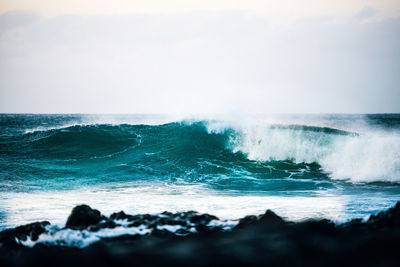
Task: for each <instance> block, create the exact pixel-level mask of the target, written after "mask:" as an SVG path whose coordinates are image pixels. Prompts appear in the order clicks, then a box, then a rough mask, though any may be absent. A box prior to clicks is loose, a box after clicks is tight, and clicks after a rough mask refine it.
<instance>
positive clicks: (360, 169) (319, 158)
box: [209, 125, 400, 182]
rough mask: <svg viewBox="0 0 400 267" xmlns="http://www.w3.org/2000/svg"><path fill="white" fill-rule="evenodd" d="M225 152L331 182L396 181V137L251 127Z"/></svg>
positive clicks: (399, 146)
mask: <svg viewBox="0 0 400 267" xmlns="http://www.w3.org/2000/svg"><path fill="white" fill-rule="evenodd" d="M209 131H210V132H213V133H225V131H226V128H224V129H220V128H218V127H217V128H215V127H213V126H212V125H211V126H210V127H209ZM227 131H228V132H229V131H231V129H230V128H228V129H227ZM229 147H230V148H231V150H232V152H234V153H237V152H242V153H244V154H245V155H246V157H247V158H248V159H250V160H255V161H261V162H272V161H285V160H288V161H292V162H294V163H296V164H299V163H307V164H310V163H317V164H319V165H320V166H321V168H322V169H323V170H324V171H325V172H326V173H328V174H329V177H331V178H333V179H345V180H349V181H352V182H375V181H386V182H399V181H400V135H399V134H398V133H391V134H387V133H386V134H382V133H380V134H358V133H355V132H347V131H343V130H338V129H334V128H328V127H315V126H312V127H310V126H304V125H285V126H283V125H256V126H255V125H250V126H239V127H236V128H235V133H234V134H233V135H231V136H230V138H229Z"/></svg>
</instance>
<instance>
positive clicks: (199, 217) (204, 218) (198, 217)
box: [189, 214, 218, 224]
mask: <svg viewBox="0 0 400 267" xmlns="http://www.w3.org/2000/svg"><path fill="white" fill-rule="evenodd" d="M189 220H190V222H191V223H195V224H199V223H200V224H208V223H210V222H211V221H212V220H218V217H216V216H213V215H210V214H194V215H192V216H190V217H189Z"/></svg>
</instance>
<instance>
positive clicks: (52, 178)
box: [0, 114, 400, 229]
mask: <svg viewBox="0 0 400 267" xmlns="http://www.w3.org/2000/svg"><path fill="white" fill-rule="evenodd" d="M399 182H400V115H399V114H384V115H276V116H240V117H238V116H236V117H234V118H233V117H229V116H208V117H205V116H203V117H200V116H198V117H196V118H193V117H191V118H189V117H186V118H183V117H181V118H178V117H168V116H156V115H151V116H150V115H5V114H4V115H0V229H2V228H5V227H12V226H16V225H20V224H24V223H28V222H32V221H37V220H50V221H51V222H52V223H58V224H62V223H64V222H65V220H66V217H67V216H68V213H69V212H70V210H71V208H72V207H73V206H75V205H76V204H80V203H87V204H89V205H91V206H93V207H95V208H97V209H99V210H101V211H102V212H104V213H106V214H109V213H111V212H114V211H118V210H121V209H122V210H125V211H126V212H128V213H132V214H133V213H158V212H162V211H164V210H169V211H184V210H197V211H199V212H207V213H211V214H215V215H217V216H219V217H221V218H223V219H237V218H240V217H243V216H245V215H248V214H259V213H262V212H264V211H265V210H266V209H273V210H274V211H275V212H276V213H278V214H279V215H281V216H284V217H287V218H288V219H292V220H301V219H307V218H315V217H318V218H320V217H325V218H330V219H333V220H336V221H343V220H347V219H349V218H354V217H365V216H367V215H368V214H371V213H376V212H378V211H380V210H382V209H386V208H388V207H390V206H391V205H393V204H394V203H395V202H396V201H398V200H400V184H399Z"/></svg>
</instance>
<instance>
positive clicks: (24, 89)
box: [0, 11, 400, 113]
mask: <svg viewBox="0 0 400 267" xmlns="http://www.w3.org/2000/svg"><path fill="white" fill-rule="evenodd" d="M18 16H19V19H16V17H18ZM18 16H14V17H13V16H11V17H12V18H11V19H10V17H9V18H8V19H7V17H6V18H5V19H4V17H1V18H0V21H2V22H1V24H0V27H2V29H4V30H3V31H4V32H3V34H2V35H1V36H0V58H2V60H1V62H0V88H1V89H0V90H1V91H0V111H1V112H82V113H86V112H90V113H96V112H102V113H108V112H116V113H143V112H144V113H215V112H231V111H235V112H273V113H280V112H302V113H304V112H399V111H400V110H399V106H398V103H399V100H400V88H399V85H400V75H398V74H399V71H400V52H399V47H400V20H399V19H387V20H382V21H374V22H368V23H358V22H357V21H349V22H346V23H335V22H332V20H331V19H330V18H318V19H310V20H303V21H298V23H296V24H294V25H292V26H291V27H279V26H277V25H276V24H274V23H271V21H270V20H269V18H268V17H264V16H254V15H249V14H248V13H245V12H239V11H230V12H208V11H201V12H200V11H198V12H191V13H188V14H181V15H126V16H125V15H118V16H116V15H115V16H84V15H63V16H57V17H51V18H45V17H41V18H39V19H37V18H35V19H29V16H31V15H29V14H26V15H23V14H22V13H21V14H20V15H18ZM11 21H13V22H12V23H11ZM12 25H19V26H18V27H15V26H12Z"/></svg>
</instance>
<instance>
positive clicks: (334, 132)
mask: <svg viewBox="0 0 400 267" xmlns="http://www.w3.org/2000/svg"><path fill="white" fill-rule="evenodd" d="M8 146H14V147H12V148H10V150H14V151H22V152H21V154H24V155H25V156H29V157H33V158H40V159H43V158H48V159H52V158H56V159H63V160H94V159H102V158H103V159H104V158H106V159H107V160H114V161H118V162H120V163H121V165H124V164H134V163H135V162H141V165H140V166H143V164H142V163H143V162H145V163H146V164H147V165H146V166H144V167H143V168H147V169H146V170H147V171H146V172H147V173H152V174H154V175H159V176H160V175H166V173H168V172H170V173H172V174H173V173H175V174H177V176H179V175H180V176H182V175H183V174H184V176H185V177H194V176H196V175H197V176H199V177H200V176H202V175H203V176H202V177H204V174H207V175H208V176H212V174H213V173H218V174H221V173H222V174H224V173H227V174H229V173H230V174H232V173H233V172H232V170H233V169H234V170H235V172H234V173H236V174H237V175H239V174H240V175H243V174H245V175H247V176H251V175H252V170H253V169H254V166H256V165H254V164H257V162H262V163H263V165H262V168H264V169H262V170H259V169H257V172H266V173H267V172H270V171H271V169H273V170H275V171H276V170H278V169H279V168H280V167H279V166H281V165H280V164H281V163H280V162H282V163H284V162H287V161H289V162H293V163H295V164H315V163H316V164H318V165H319V166H320V167H321V168H322V170H323V171H324V172H325V173H327V175H328V176H329V177H330V178H333V179H347V180H349V181H351V182H375V181H386V182H400V136H399V135H396V134H395V133H391V134H389V133H388V134H370V135H369V134H365V133H363V134H358V133H355V132H348V131H344V130H339V129H334V128H328V127H317V126H306V125H282V124H266V125H264V124H247V125H235V124H227V123H221V122H218V121H200V122H181V123H168V124H163V125H129V124H121V125H107V124H100V125H96V124H95V125H75V126H69V127H64V128H57V129H49V130H44V129H42V130H37V131H28V132H27V133H26V134H23V135H21V136H19V137H16V138H15V140H13V142H9V145H8ZM135 166H136V165H135ZM252 166H253V167H252ZM303 167H304V166H300V167H299V169H302V168H303ZM241 170H244V171H242V172H240V171H241ZM276 173H277V172H275V174H276ZM191 175H192V176H191ZM270 177H271V178H273V177H274V172H272V174H271V176H270Z"/></svg>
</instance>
